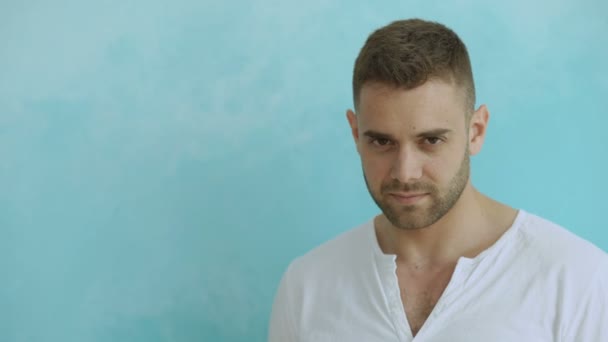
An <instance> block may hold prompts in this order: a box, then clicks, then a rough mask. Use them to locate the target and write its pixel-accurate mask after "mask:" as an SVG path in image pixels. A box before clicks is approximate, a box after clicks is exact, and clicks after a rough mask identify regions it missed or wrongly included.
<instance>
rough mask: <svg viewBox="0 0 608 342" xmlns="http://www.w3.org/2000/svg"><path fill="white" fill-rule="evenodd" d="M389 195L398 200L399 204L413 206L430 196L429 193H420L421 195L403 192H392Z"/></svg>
mask: <svg viewBox="0 0 608 342" xmlns="http://www.w3.org/2000/svg"><path fill="white" fill-rule="evenodd" d="M389 195H390V196H391V197H392V198H393V199H394V200H396V201H397V202H398V203H401V204H407V205H412V204H415V203H417V202H418V201H420V200H422V199H423V198H425V197H426V195H428V193H424V192H419V193H412V192H408V193H403V192H391V193H389Z"/></svg>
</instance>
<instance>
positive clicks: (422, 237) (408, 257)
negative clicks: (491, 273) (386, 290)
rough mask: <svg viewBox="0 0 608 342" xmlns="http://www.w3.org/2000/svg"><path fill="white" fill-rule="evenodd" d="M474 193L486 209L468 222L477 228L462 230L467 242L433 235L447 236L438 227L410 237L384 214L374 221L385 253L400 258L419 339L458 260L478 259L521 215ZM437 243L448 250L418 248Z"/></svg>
mask: <svg viewBox="0 0 608 342" xmlns="http://www.w3.org/2000/svg"><path fill="white" fill-rule="evenodd" d="M470 190H471V192H472V193H473V195H474V196H475V197H477V200H478V201H479V202H480V203H479V204H480V207H481V206H484V207H485V209H481V208H480V211H478V213H479V215H478V218H477V220H472V217H471V215H470V213H473V212H474V211H473V212H469V215H468V216H469V217H468V219H467V220H468V222H473V221H478V222H479V223H478V225H477V229H475V228H474V227H472V226H471V229H461V230H460V231H462V233H463V235H462V236H466V237H468V238H467V239H458V238H457V237H454V238H450V240H447V239H442V238H439V237H437V236H433V235H437V233H439V234H441V235H444V234H442V233H443V232H441V227H438V226H437V227H433V228H428V229H424V230H426V231H425V232H424V233H422V232H421V231H420V232H417V233H416V234H409V236H408V234H404V232H403V231H400V230H395V228H394V227H392V228H391V226H390V223H388V221H387V220H386V217H384V216H383V215H378V216H376V218H375V219H374V223H375V227H376V236H377V238H378V242H379V244H380V248H381V249H382V251H383V252H384V253H385V254H395V255H397V260H396V263H397V270H396V273H397V280H398V283H399V288H400V293H401V302H402V304H403V307H404V311H405V313H406V316H407V320H408V323H409V326H410V328H411V330H412V335H413V336H416V334H417V333H418V331H419V330H420V328H422V326H423V325H424V322H425V321H426V320H427V318H428V316H429V315H430V314H431V312H432V311H433V308H434V307H435V305H436V304H437V301H438V300H439V298H440V297H441V295H442V294H443V292H444V291H445V289H446V287H447V285H448V283H449V282H450V279H451V277H452V274H453V273H454V269H455V267H456V263H457V261H458V258H459V257H460V256H465V257H468V258H474V257H475V256H477V255H478V254H479V253H481V252H482V251H484V250H485V249H487V248H489V247H490V246H492V245H493V244H494V243H495V242H496V241H497V240H498V239H499V238H500V236H502V234H504V232H505V231H506V230H507V229H508V228H509V227H510V226H511V225H512V223H513V221H514V220H515V216H516V215H517V211H516V210H515V209H513V208H510V207H508V206H505V205H503V204H501V203H498V202H496V201H494V200H492V199H490V198H488V197H486V196H484V195H483V194H481V193H479V192H477V191H476V190H475V189H473V188H472V187H471V188H470ZM465 191H466V190H465ZM463 196H465V194H464V193H463ZM475 216H477V215H475ZM387 223H388V224H387ZM433 230H434V231H433ZM454 231H455V230H452V232H454ZM418 233H421V234H418ZM412 235H413V236H412ZM435 241H442V242H443V243H445V245H443V246H444V247H441V246H436V248H437V249H435V251H436V253H428V254H426V255H425V254H423V253H421V251H420V249H418V248H417V247H419V246H421V245H433V244H434V243H433V242H435ZM450 241H451V242H450ZM407 246H411V248H408V247H407ZM447 246H449V248H447ZM458 251H460V252H458Z"/></svg>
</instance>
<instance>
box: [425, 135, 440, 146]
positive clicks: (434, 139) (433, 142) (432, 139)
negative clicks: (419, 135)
mask: <svg viewBox="0 0 608 342" xmlns="http://www.w3.org/2000/svg"><path fill="white" fill-rule="evenodd" d="M424 142H425V143H427V144H429V145H439V144H440V143H442V142H443V140H442V139H441V138H439V137H426V138H424Z"/></svg>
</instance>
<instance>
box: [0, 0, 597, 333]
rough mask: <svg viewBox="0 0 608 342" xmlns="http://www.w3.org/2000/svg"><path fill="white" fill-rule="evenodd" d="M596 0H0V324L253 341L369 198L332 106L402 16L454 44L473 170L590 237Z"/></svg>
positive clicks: (524, 204)
mask: <svg viewBox="0 0 608 342" xmlns="http://www.w3.org/2000/svg"><path fill="white" fill-rule="evenodd" d="M607 4H608V3H607V2H606V1H602V0H582V1H574V0H572V1H562V2H559V1H557V2H556V1H549V0H545V1H535V2H528V1H515V2H512V1H510V2H507V1H501V2H494V3H492V4H490V2H488V1H481V0H479V1H473V0H470V1H451V2H446V1H383V2H371V1H319V0H310V1H260V0H255V1H248V2H246V1H232V2H220V1H214V2H210V1H196V0H189V1H173V2H169V1H165V2H161V1H144V0H130V1H124V0H123V1H118V0H112V1H90V2H85V1H69V0H58V1H53V2H51V1H13V2H10V1H7V0H4V1H1V2H0V275H1V277H2V285H0V340H1V341H19V342H21V341H62V342H69V341H74V342H76V341H78V342H81V341H113V342H115V341H135V342H139V341H141V342H144V341H145V342H150V341H248V342H249V341H263V340H265V338H266V330H267V322H268V315H269V313H270V307H271V303H272V298H273V295H274V291H275V289H276V286H277V284H278V281H279V278H280V276H281V274H282V272H283V270H284V268H285V267H286V265H287V263H288V262H289V261H290V260H291V259H293V258H294V257H295V256H297V255H300V254H302V253H304V252H305V251H307V250H309V249H310V248H312V247H314V246H316V245H317V244H319V243H320V242H322V241H324V240H327V239H329V238H330V237H333V236H335V235H337V234H338V233H340V232H342V231H345V230H347V229H349V228H351V227H353V226H354V225H357V224H359V223H361V222H363V221H364V220H366V219H368V218H370V217H371V216H372V215H374V214H375V213H376V212H377V208H376V207H375V206H374V205H373V202H372V201H371V199H370V198H369V195H368V194H367V191H366V189H365V185H364V183H363V180H362V176H361V168H360V166H359V160H358V156H357V154H356V152H355V148H354V146H353V143H352V140H351V137H350V135H349V130H348V125H347V121H346V118H345V114H344V113H345V110H346V109H347V108H348V107H350V106H351V93H350V89H351V88H350V78H351V70H352V65H353V61H354V58H355V56H356V54H357V52H358V50H359V48H360V47H361V45H362V44H363V42H364V40H365V38H366V37H367V35H368V34H369V33H370V32H371V31H372V30H373V29H375V28H377V27H379V26H381V25H384V24H387V23H388V22H390V21H392V20H394V19H398V18H406V17H422V18H426V19H432V20H437V21H441V22H443V23H445V24H447V25H448V26H450V27H452V28H453V29H454V30H455V31H456V32H458V33H459V34H460V35H461V37H462V38H463V40H464V41H465V42H466V43H467V44H468V46H469V51H470V54H471V57H472V61H473V67H474V72H475V78H476V82H477V87H478V99H479V104H481V103H486V104H487V105H488V107H489V109H490V111H491V113H492V115H493V116H492V119H491V123H490V129H489V133H488V134H489V136H488V139H487V143H486V146H485V148H484V150H483V152H482V153H481V155H479V156H478V157H475V158H474V161H473V172H474V173H473V177H474V183H475V184H476V185H477V186H478V188H480V189H481V190H482V191H484V192H486V193H488V194H490V195H492V196H494V197H496V198H497V199H499V200H502V201H505V202H507V203H508V204H510V205H513V206H515V207H520V208H524V209H526V210H528V211H531V212H533V213H537V214H540V215H542V216H545V217H547V218H550V219H552V220H555V221H557V222H558V223H560V224H562V225H564V226H566V227H567V228H569V229H570V230H572V231H574V232H576V233H577V234H579V235H582V236H584V237H585V238H587V239H590V240H591V241H593V242H594V243H595V244H597V245H599V246H600V247H602V248H603V249H608V226H607V225H606V219H605V214H606V213H607V212H608V204H607V200H606V194H607V193H608V182H607V177H606V175H607V174H608V161H607V156H608V142H607V141H606V132H605V130H606V126H607V125H608V119H607V117H608V109H607V108H608V96H607V95H608V66H607V65H608V64H607V63H606V61H607V60H608V35H606V32H608V19H607V16H606V13H608V6H607Z"/></svg>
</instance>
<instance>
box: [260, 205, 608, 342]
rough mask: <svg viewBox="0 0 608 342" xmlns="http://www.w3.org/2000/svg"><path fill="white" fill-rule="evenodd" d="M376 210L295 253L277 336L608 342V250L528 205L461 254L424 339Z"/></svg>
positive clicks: (279, 340)
mask: <svg viewBox="0 0 608 342" xmlns="http://www.w3.org/2000/svg"><path fill="white" fill-rule="evenodd" d="M395 259H396V256H395V255H387V254H384V253H383V252H382V250H381V249H380V246H379V245H378V240H377V239H376V235H375V232H374V226H373V219H370V220H369V221H368V222H366V223H364V224H362V225H361V226H359V227H356V228H354V229H352V230H350V231H348V232H346V233H343V234H341V235H340V236H338V237H336V238H335V239H333V240H331V241H328V242H326V243H324V244H323V245H321V246H319V247H317V248H315V249H313V250H312V251H310V252H308V253H307V254H305V255H304V256H301V257H299V258H297V259H296V260H294V261H293V262H292V263H291V264H290V265H289V267H288V269H287V271H286V272H285V274H284V275H283V278H282V280H281V283H280V285H279V289H278V291H277V293H276V296H275V301H274V304H273V309H272V315H271V320H270V331H269V341H270V342H291V341H298V342H324V341H332V342H338V341H348V342H359V341H360V342H364V341H365V342H371V341H383V342H389V341H395V342H397V341H400V342H405V341H407V342H409V341H426V342H444V341H447V342H477V341H480V342H482V341H483V342H488V341H492V342H503V341H504V342H519V341H526V342H531V341H535V342H536V341H547V342H549V341H551V342H553V341H556V342H600V341H603V342H606V341H608V255H607V254H606V253H605V252H603V251H602V250H600V249H599V248H597V247H595V246H594V245H592V244H591V243H589V242H587V241H585V240H583V239H581V238H579V237H577V236H575V235H574V234H572V233H570V232H568V231H567V230H565V229H564V228H562V227H560V226H558V225H556V224H554V223H552V222H549V221H547V220H545V219H543V218H541V217H538V216H535V215H533V214H530V213H526V212H524V211H523V210H520V211H519V213H518V215H517V218H516V220H515V222H514V223H513V226H512V227H510V228H509V229H508V230H507V231H506V232H505V233H504V234H503V236H502V237H500V239H499V240H498V241H497V242H496V243H495V244H494V245H492V246H491V247H490V248H488V249H487V250H485V251H484V252H482V253H481V254H479V255H478V256H477V257H475V258H472V259H469V258H464V257H461V258H460V259H459V260H458V263H457V265H456V269H455V271H454V274H453V276H452V279H451V280H450V283H449V284H448V286H447V288H446V290H445V291H444V293H443V294H442V296H441V298H440V299H439V301H438V302H437V304H436V306H435V308H434V309H433V311H432V313H431V315H430V316H429V317H428V319H427V320H426V322H425V323H424V325H423V326H422V328H421V329H420V331H419V332H418V334H417V335H416V337H415V338H413V337H412V333H411V329H410V327H409V325H408V321H407V318H406V316H405V311H404V309H403V305H402V302H401V299H400V292H399V287H398V282H397V276H396V274H395V270H396V264H395Z"/></svg>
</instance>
